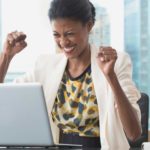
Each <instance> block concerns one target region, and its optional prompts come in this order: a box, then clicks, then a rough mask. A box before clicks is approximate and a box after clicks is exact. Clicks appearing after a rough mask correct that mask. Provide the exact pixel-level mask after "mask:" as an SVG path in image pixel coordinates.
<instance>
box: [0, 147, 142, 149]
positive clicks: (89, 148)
mask: <svg viewBox="0 0 150 150" xmlns="http://www.w3.org/2000/svg"><path fill="white" fill-rule="evenodd" d="M70 149H71V150H100V149H99V148H81V149H80V148H58V147H50V148H44V147H43V148H1V147H0V150H70ZM130 150H141V148H131V149H130Z"/></svg>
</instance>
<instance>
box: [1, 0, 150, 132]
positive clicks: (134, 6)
mask: <svg viewBox="0 0 150 150" xmlns="http://www.w3.org/2000/svg"><path fill="white" fill-rule="evenodd" d="M50 1H51V0H0V50H2V49H3V48H2V47H3V43H4V41H5V39H6V36H7V34H8V33H9V32H12V31H15V30H18V31H23V32H24V33H26V34H27V42H28V47H27V48H26V49H25V50H24V51H23V52H22V53H20V54H17V55H16V56H15V59H13V61H12V63H11V66H10V67H9V71H8V74H7V77H6V80H5V82H11V81H12V80H13V79H14V78H15V77H17V76H19V75H21V74H24V73H25V72H26V71H30V70H31V69H32V67H33V65H34V62H35V59H36V57H37V56H38V55H39V54H40V53H55V50H54V49H55V44H54V41H53V38H52V34H51V26H50V22H49V19H48V15H47V14H48V8H49V4H50ZM91 2H92V3H93V4H94V5H95V7H96V13H97V15H96V23H95V26H94V28H93V30H92V32H91V36H90V42H91V43H94V44H95V45H96V46H101V45H103V46H108V45H110V46H112V47H114V48H115V49H116V50H118V51H126V52H128V53H129V55H130V56H131V59H132V62H133V80H134V81H135V84H136V86H137V87H138V89H139V90H140V91H141V92H145V93H147V94H148V95H149V96H150V86H149V84H150V64H149V60H150V42H149V40H150V1H149V0H91ZM149 116H150V115H149ZM149 130H150V125H149Z"/></svg>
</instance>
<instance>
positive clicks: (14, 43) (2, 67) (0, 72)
mask: <svg viewBox="0 0 150 150" xmlns="http://www.w3.org/2000/svg"><path fill="white" fill-rule="evenodd" d="M25 39H26V35H25V34H24V33H23V32H17V31H15V32H11V33H9V34H8V35H7V38H6V41H5V43H4V48H3V51H2V52H1V54H0V83H2V82H4V79H5V75H6V73H7V70H8V67H9V64H10V62H11V60H12V58H13V57H14V56H15V55H16V54H17V53H19V52H20V51H22V50H23V49H24V48H25V47H26V46H27V43H26V41H25Z"/></svg>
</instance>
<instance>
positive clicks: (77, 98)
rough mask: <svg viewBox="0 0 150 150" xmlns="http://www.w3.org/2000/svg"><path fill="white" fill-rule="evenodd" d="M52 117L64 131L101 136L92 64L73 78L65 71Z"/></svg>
mask: <svg viewBox="0 0 150 150" xmlns="http://www.w3.org/2000/svg"><path fill="white" fill-rule="evenodd" d="M52 118H53V121H54V122H55V123H56V125H57V126H58V127H59V128H60V129H61V130H63V132H64V133H74V134H78V135H80V136H90V137H99V136H100V133H99V114H98V105H97V99H96V96H95V91H94V85H93V82H92V78H91V66H89V67H88V68H87V69H86V70H85V71H84V72H83V73H82V74H81V75H80V76H79V77H77V78H72V77H70V76H69V74H68V73H67V71H65V72H64V75H63V78H62V81H61V83H60V87H59V89H58V93H57V97H56V99H55V102H54V105H53V109H52Z"/></svg>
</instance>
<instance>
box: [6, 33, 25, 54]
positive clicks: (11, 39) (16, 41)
mask: <svg viewBox="0 0 150 150" xmlns="http://www.w3.org/2000/svg"><path fill="white" fill-rule="evenodd" d="M25 39H26V35H25V34H24V33H23V32H18V31H15V32H11V33H9V34H8V35H7V39H6V41H5V43H4V49H3V53H5V54H6V55H8V56H14V55H15V54H17V53H19V52H20V51H22V50H23V49H24V48H25V47H26V46H27V43H26V41H25Z"/></svg>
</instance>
